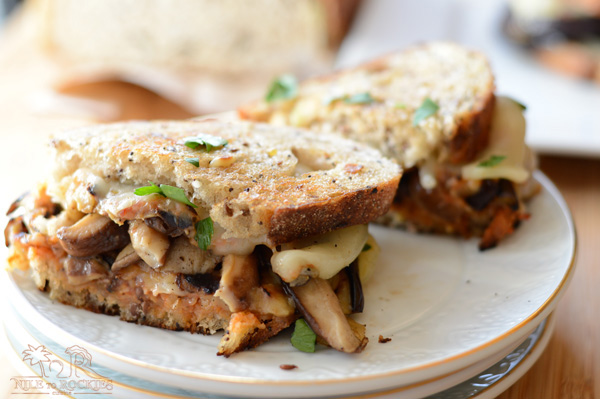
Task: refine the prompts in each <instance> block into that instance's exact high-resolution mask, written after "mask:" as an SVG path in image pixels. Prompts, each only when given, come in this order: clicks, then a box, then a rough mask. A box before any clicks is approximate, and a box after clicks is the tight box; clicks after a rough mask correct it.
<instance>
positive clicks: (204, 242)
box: [194, 217, 215, 251]
mask: <svg viewBox="0 0 600 399" xmlns="http://www.w3.org/2000/svg"><path fill="white" fill-rule="evenodd" d="M214 232H215V229H214V224H213V221H212V219H211V218H210V217H208V218H206V219H202V220H201V221H199V222H198V223H196V235H195V236H194V238H195V239H196V242H197V243H198V247H200V249H203V250H205V251H206V250H207V249H208V247H209V246H210V242H211V240H212V236H213V234H214Z"/></svg>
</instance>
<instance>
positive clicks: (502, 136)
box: [462, 97, 530, 183]
mask: <svg viewBox="0 0 600 399" xmlns="http://www.w3.org/2000/svg"><path fill="white" fill-rule="evenodd" d="M525 130H526V126H525V117H524V116H523V109H522V107H521V106H520V105H519V104H518V103H516V102H515V101H513V100H511V99H510V98H507V97H496V106H495V108H494V116H493V119H492V126H491V128H490V136H489V144H488V146H487V148H486V149H485V150H484V151H483V153H482V154H481V156H480V157H479V159H477V160H475V161H474V162H472V163H470V164H468V165H465V166H463V167H462V176H463V178H465V179H470V180H483V179H507V180H511V181H513V182H515V183H524V182H525V181H527V179H529V176H530V172H529V171H528V170H527V169H526V167H525V160H526V159H525V158H526V152H527V151H526V146H525ZM493 156H501V157H505V158H503V159H502V161H501V162H499V163H498V164H497V165H494V166H482V165H481V163H482V162H485V161H486V160H488V159H490V158H491V157H493Z"/></svg>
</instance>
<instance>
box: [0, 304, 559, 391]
mask: <svg viewBox="0 0 600 399" xmlns="http://www.w3.org/2000/svg"><path fill="white" fill-rule="evenodd" d="M5 316H6V317H5V318H4V332H5V336H4V338H5V341H6V342H5V345H4V346H3V347H4V350H5V353H6V354H8V355H9V357H10V360H11V361H12V362H13V363H14V366H15V368H16V369H17V370H21V375H22V376H29V375H34V376H35V375H37V376H40V377H42V379H43V380H44V382H45V383H47V384H54V386H61V387H63V389H65V388H66V389H65V393H67V394H68V396H70V397H74V398H85V397H89V396H87V395H90V394H102V393H105V394H106V393H108V394H111V395H114V397H118V398H122V399H128V398H135V399H143V398H153V397H163V398H176V399H177V398H206V397H207V395H206V394H204V393H202V392H199V391H198V390H195V391H194V390H185V389H181V388H176V387H169V386H164V385H160V384H157V383H155V382H153V381H149V380H147V379H143V378H135V377H131V376H128V375H126V374H123V373H120V372H118V371H115V370H113V369H111V368H108V367H106V366H103V365H101V364H99V363H98V362H97V359H96V357H95V356H94V357H93V359H92V356H91V355H90V354H89V353H88V355H90V356H89V357H90V359H91V360H93V361H91V362H90V364H89V365H86V368H89V369H91V370H93V373H96V374H95V375H90V373H86V371H85V368H82V367H81V366H78V365H75V368H76V369H77V372H75V373H73V372H72V371H73V369H71V366H69V364H71V365H72V364H73V363H78V362H77V361H75V362H73V358H72V357H71V353H72V351H70V350H69V349H67V348H65V347H63V346H60V345H58V344H57V343H56V342H54V341H53V340H52V339H51V338H49V337H47V336H45V335H44V334H43V333H41V332H40V331H39V330H37V329H35V327H33V328H32V327H31V325H29V323H25V325H28V327H29V328H27V327H26V326H25V325H21V322H20V321H19V317H18V316H17V315H16V314H14V313H13V312H12V311H10V310H8V313H7V314H6V315H5ZM553 328H554V317H553V316H552V315H550V316H549V317H548V319H546V320H544V321H543V322H542V323H541V324H540V325H539V326H538V327H537V328H536V329H535V330H534V331H533V332H532V333H531V334H530V335H529V336H528V337H527V338H526V339H525V340H523V342H521V343H520V344H519V345H518V346H517V347H516V348H512V349H511V350H510V351H507V352H506V353H503V354H502V356H501V357H499V358H498V359H499V360H498V361H497V362H492V363H489V364H491V366H489V367H487V366H485V367H484V366H482V365H481V362H479V363H476V364H473V365H471V366H469V367H467V368H465V369H462V370H460V371H458V372H456V373H453V374H450V375H448V376H444V377H442V378H436V379H434V380H432V381H427V382H423V383H417V384H413V385H411V386H405V387H400V388H398V389H392V390H389V391H386V392H379V393H375V394H366V395H360V396H352V398H355V399H356V398H363V399H364V398H374V397H376V398H378V399H416V398H423V397H424V396H426V395H431V396H428V397H427V399H442V398H443V399H451V398H456V399H464V398H467V397H469V398H473V399H475V398H477V399H492V398H494V397H496V395H498V394H499V393H501V392H503V391H504V390H505V389H507V388H508V387H509V386H510V385H512V384H513V383H514V382H515V381H516V380H517V379H518V378H519V377H520V376H522V375H523V374H524V373H525V372H526V371H527V370H528V369H529V368H530V367H531V366H532V365H533V364H534V363H535V361H536V360H537V359H538V357H539V356H540V354H541V353H542V351H543V350H544V348H545V347H546V345H547V344H548V341H549V339H550V336H551V335H552V331H553ZM0 335H2V334H0ZM2 340H3V339H2V338H0V341H2ZM40 346H42V347H43V349H44V352H41V351H40V350H39V349H40ZM32 348H36V349H34V351H35V352H36V353H37V354H42V356H36V355H35V354H32V356H33V357H35V358H34V359H28V360H27V361H25V360H24V359H23V356H24V353H26V352H27V351H29V352H30V354H31V352H32V351H31V349H32ZM43 355H47V356H45V357H44V356H43ZM94 355H95V354H94ZM38 360H41V361H42V362H53V364H54V365H55V366H56V365H60V367H55V370H54V372H53V371H52V370H49V364H46V363H43V365H44V368H45V369H48V370H47V371H46V373H45V375H44V376H41V372H40V369H39V368H38V367H34V365H35V366H39V364H38V363H37V361H38ZM78 360H81V359H78ZM65 370H69V372H66V371H65ZM100 376H101V377H100ZM98 378H100V379H99V380H98ZM34 379H37V378H36V377H34ZM82 379H84V380H88V381H91V382H92V383H94V382H97V381H104V382H105V385H104V386H103V388H102V389H99V390H97V391H94V390H93V389H81V388H80V386H81V384H80V380H82ZM71 381H73V382H77V384H73V382H71ZM69 384H71V385H69ZM84 385H85V384H84ZM92 386H93V385H92ZM97 386H98V385H97ZM198 388H200V387H198ZM23 391H24V390H23V389H17V392H13V393H14V394H17V393H20V392H23ZM54 391H55V389H53V388H49V385H46V389H44V390H43V392H42V393H46V394H53V392H54ZM347 399H349V398H347Z"/></svg>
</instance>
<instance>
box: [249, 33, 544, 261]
mask: <svg viewBox="0 0 600 399" xmlns="http://www.w3.org/2000/svg"><path fill="white" fill-rule="evenodd" d="M288 82H289V79H288ZM283 83H286V82H283ZM494 90H495V86H494V76H493V74H492V71H491V69H490V66H489V64H488V61H487V59H486V57H485V56H484V55H482V54H481V53H478V52H474V51H469V50H467V49H465V48H463V47H461V46H458V45H456V44H452V43H445V42H433V43H429V44H425V45H420V46H416V47H413V48H410V49H407V50H405V51H402V52H397V53H392V54H389V55H386V56H384V57H381V58H378V59H375V60H372V61H371V62H368V63H366V64H363V65H360V66H358V67H356V68H353V69H348V70H342V71H339V72H337V73H335V74H333V75H330V76H324V77H318V78H314V79H311V80H307V81H304V82H302V83H301V84H300V85H298V86H294V85H291V84H289V83H288V84H287V85H286V84H282V82H279V81H276V82H275V84H274V86H273V87H272V88H271V90H270V92H269V95H268V96H267V97H266V99H265V100H264V101H256V102H253V103H250V104H248V105H246V106H243V107H241V108H240V109H239V115H240V116H241V118H243V119H249V120H254V121H262V122H268V123H271V124H275V125H291V126H299V127H306V128H310V129H312V130H316V131H320V132H327V133H335V134H338V135H340V136H343V137H347V138H351V139H354V140H356V141H360V142H363V143H367V144H369V145H370V146H372V147H374V148H377V149H378V150H380V151H381V152H382V153H383V154H384V155H386V156H388V157H390V158H394V159H396V160H397V161H398V162H399V164H400V165H401V166H402V167H403V168H404V170H405V173H404V174H403V177H402V180H401V182H400V186H399V189H398V192H397V194H396V196H395V199H394V203H393V205H392V209H391V211H390V213H389V214H388V215H386V217H385V218H384V219H382V220H383V221H384V222H385V223H389V224H392V225H402V226H406V227H407V228H409V229H412V230H417V231H423V232H435V233H442V234H456V235H461V236H464V237H471V236H477V237H481V240H480V244H479V246H480V248H481V249H487V248H491V247H493V246H495V245H496V244H497V243H498V242H499V241H500V240H501V239H502V238H504V237H505V236H507V235H508V234H511V233H512V232H513V230H514V229H515V227H516V226H517V225H518V224H519V223H520V222H521V221H522V220H523V219H526V218H527V217H528V214H527V212H526V210H525V206H524V199H525V198H527V197H529V196H531V195H533V193H534V192H535V190H536V188H535V187H536V185H535V183H534V182H533V181H532V178H531V173H530V171H531V168H532V167H533V158H532V156H531V154H530V152H529V150H528V149H527V148H526V146H525V142H524V137H525V119H524V117H523V109H524V107H523V106H522V105H521V104H519V103H517V102H515V101H513V100H511V99H509V98H505V97H497V96H496V95H495V93H494Z"/></svg>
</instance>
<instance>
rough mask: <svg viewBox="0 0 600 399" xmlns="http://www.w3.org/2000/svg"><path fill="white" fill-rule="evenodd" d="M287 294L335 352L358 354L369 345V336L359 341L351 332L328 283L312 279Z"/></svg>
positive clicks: (287, 289) (286, 287) (287, 287)
mask: <svg viewBox="0 0 600 399" xmlns="http://www.w3.org/2000/svg"><path fill="white" fill-rule="evenodd" d="M284 287H285V289H286V292H288V293H290V294H291V296H292V297H293V298H294V301H295V302H296V306H297V308H298V310H299V311H300V313H302V315H303V316H304V318H305V320H306V322H307V323H308V324H309V325H310V327H311V328H312V329H313V331H314V332H315V333H317V335H319V336H321V337H322V338H323V339H325V341H327V343H328V344H329V345H330V346H331V347H332V348H334V349H337V350H339V351H341V352H346V353H358V352H361V351H362V350H363V348H364V347H365V346H366V345H367V342H368V339H367V338H366V337H364V338H362V339H359V338H358V337H357V336H356V334H354V332H353V331H352V328H351V327H350V324H349V323H348V320H347V319H346V316H345V315H344V312H343V311H342V308H341V306H340V302H339V300H338V298H337V296H336V295H335V292H333V289H332V288H331V286H330V285H329V283H328V282H327V281H325V280H323V279H320V278H312V279H310V280H309V281H308V282H307V283H306V284H304V285H301V286H297V287H289V286H288V285H286V284H285V283H284Z"/></svg>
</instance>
